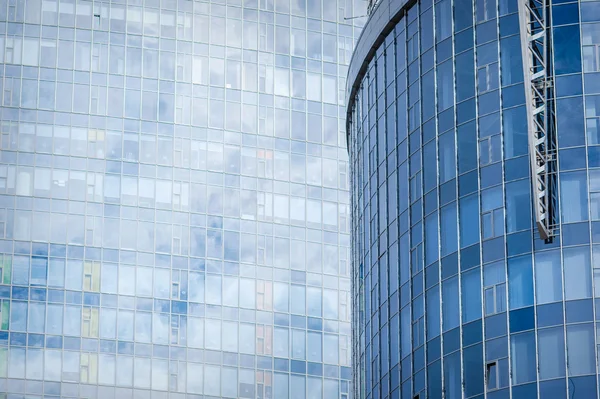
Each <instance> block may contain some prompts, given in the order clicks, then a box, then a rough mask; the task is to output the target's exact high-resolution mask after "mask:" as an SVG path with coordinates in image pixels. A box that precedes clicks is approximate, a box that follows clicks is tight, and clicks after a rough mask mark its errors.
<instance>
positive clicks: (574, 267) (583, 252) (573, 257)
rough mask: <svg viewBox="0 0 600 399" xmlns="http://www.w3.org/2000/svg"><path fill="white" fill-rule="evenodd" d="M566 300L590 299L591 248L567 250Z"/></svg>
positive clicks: (565, 255)
mask: <svg viewBox="0 0 600 399" xmlns="http://www.w3.org/2000/svg"><path fill="white" fill-rule="evenodd" d="M563 257H564V269H565V299H567V300H569V299H581V298H590V297H591V296H592V276H591V272H590V271H591V266H590V249H589V247H576V248H565V249H564V251H563Z"/></svg>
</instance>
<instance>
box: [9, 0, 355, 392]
mask: <svg viewBox="0 0 600 399" xmlns="http://www.w3.org/2000/svg"><path fill="white" fill-rule="evenodd" d="M365 9H366V4H365V3H364V2H362V1H359V0H356V1H352V0H337V1H336V0H211V1H207V0H194V1H191V0H129V1H125V0H112V1H108V0H105V1H102V0H93V1H90V0H60V1H59V0H0V87H1V90H0V92H1V93H2V94H1V104H0V105H1V108H0V112H1V114H0V120H1V124H0V126H1V134H0V136H1V137H0V148H1V149H0V398H2V399H24V398H27V399H34V398H35V399H39V398H87V399H95V398H98V399H104V398H118V399H133V398H136V399H138V398H140V399H142V398H144V399H166V398H177V399H183V398H190V399H191V398H194V399H200V398H261V399H262V398H264V399H268V398H273V399H275V398H276V399H280V398H299V399H300V398H301V399H304V398H315V399H319V398H327V399H331V398H340V399H341V398H350V397H351V394H350V385H349V384H350V377H351V369H350V366H351V364H350V352H351V345H350V334H351V333H350V304H351V301H350V271H349V269H350V268H349V264H350V262H349V244H350V235H349V215H350V211H349V196H348V180H349V178H348V176H349V173H348V158H347V152H346V142H345V138H346V137H345V124H344V121H345V107H344V104H345V97H344V94H345V76H346V74H347V65H348V63H349V60H350V55H351V52H352V47H353V43H354V37H357V36H358V34H357V32H358V31H359V30H360V25H361V23H364V21H365V19H364V18H362V19H361V18H353V17H355V16H360V15H361V14H364V13H365ZM346 18H351V19H346ZM361 21H362V22H361Z"/></svg>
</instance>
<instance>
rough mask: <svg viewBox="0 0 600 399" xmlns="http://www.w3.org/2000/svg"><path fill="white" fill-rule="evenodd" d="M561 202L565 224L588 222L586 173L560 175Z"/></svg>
mask: <svg viewBox="0 0 600 399" xmlns="http://www.w3.org/2000/svg"><path fill="white" fill-rule="evenodd" d="M560 202H561V208H562V212H561V215H562V222H563V223H570V222H580V221H583V220H588V204H587V178H586V172H585V171H580V172H569V173H561V174H560Z"/></svg>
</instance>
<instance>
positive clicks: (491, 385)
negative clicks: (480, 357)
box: [485, 362, 498, 391]
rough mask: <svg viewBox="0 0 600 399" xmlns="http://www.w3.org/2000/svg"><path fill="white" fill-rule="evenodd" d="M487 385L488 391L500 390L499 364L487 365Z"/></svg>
mask: <svg viewBox="0 0 600 399" xmlns="http://www.w3.org/2000/svg"><path fill="white" fill-rule="evenodd" d="M485 383H486V385H487V390H488V391H491V390H493V389H498V363H497V362H490V363H488V364H487V365H486V373H485Z"/></svg>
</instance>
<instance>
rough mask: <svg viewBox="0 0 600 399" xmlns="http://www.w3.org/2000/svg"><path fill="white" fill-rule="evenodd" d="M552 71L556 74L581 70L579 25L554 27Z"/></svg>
mask: <svg viewBox="0 0 600 399" xmlns="http://www.w3.org/2000/svg"><path fill="white" fill-rule="evenodd" d="M554 71H555V72H556V74H557V75H562V74H565V73H574V72H581V50H580V41H579V26H577V25H571V26H563V27H560V28H555V29H554Z"/></svg>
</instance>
